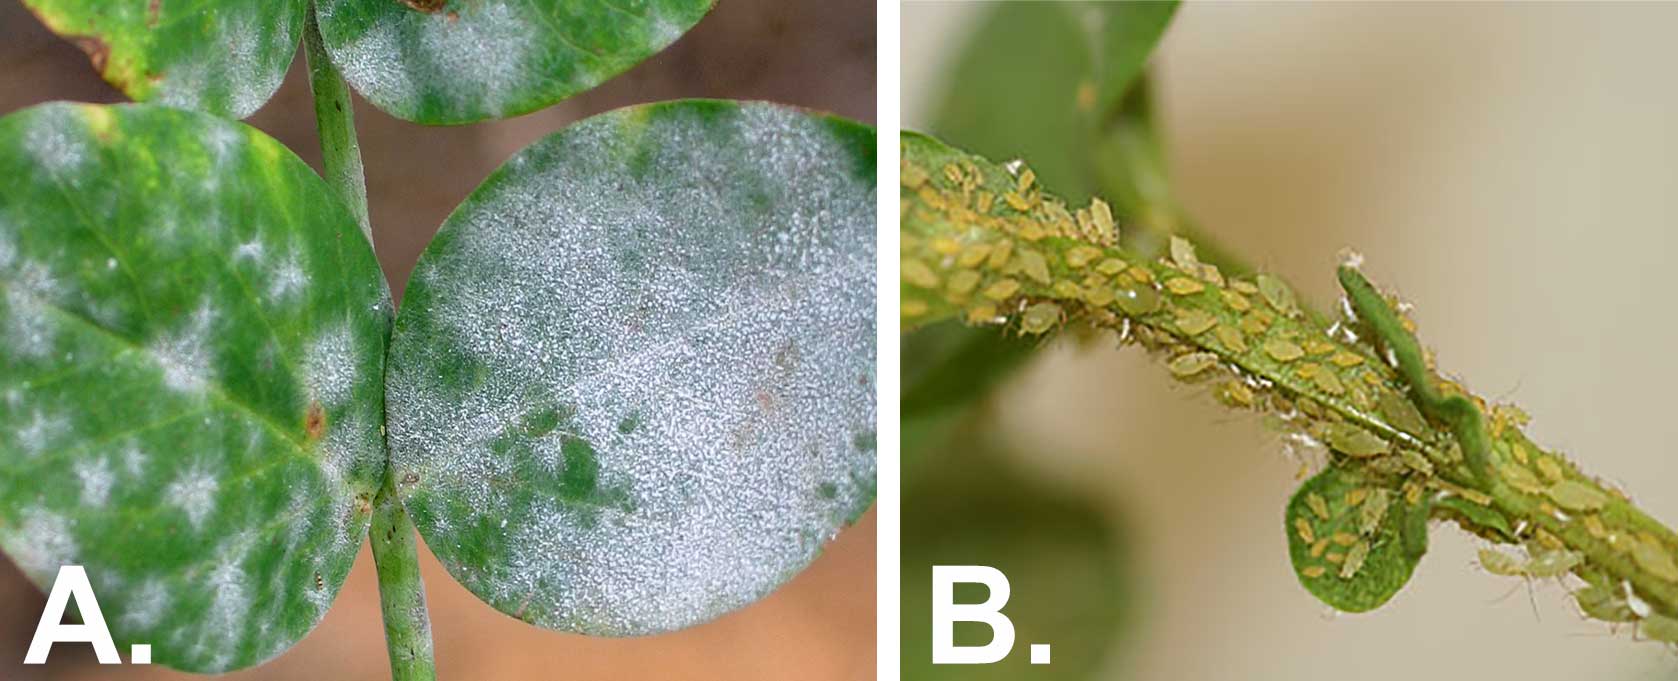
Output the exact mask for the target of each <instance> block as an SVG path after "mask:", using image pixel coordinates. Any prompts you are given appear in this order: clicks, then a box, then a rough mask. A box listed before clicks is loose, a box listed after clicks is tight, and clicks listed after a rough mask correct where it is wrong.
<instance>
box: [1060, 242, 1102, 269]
mask: <svg viewBox="0 0 1678 681" xmlns="http://www.w3.org/2000/svg"><path fill="white" fill-rule="evenodd" d="M1099 257H1101V249H1099V248H1096V247H1094V246H1078V247H1075V248H1073V249H1072V250H1069V251H1067V252H1066V266H1067V267H1071V268H1073V269H1082V268H1083V267H1084V266H1085V265H1088V264H1090V263H1092V262H1094V261H1095V259H1096V258H1099Z"/></svg>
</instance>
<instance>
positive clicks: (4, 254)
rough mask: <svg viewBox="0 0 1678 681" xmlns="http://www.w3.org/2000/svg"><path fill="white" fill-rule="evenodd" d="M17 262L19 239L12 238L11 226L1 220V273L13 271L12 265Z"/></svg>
mask: <svg viewBox="0 0 1678 681" xmlns="http://www.w3.org/2000/svg"><path fill="white" fill-rule="evenodd" d="M16 261H17V237H14V236H12V228H11V225H10V224H8V223H7V222H6V221H5V220H0V272H5V271H6V270H8V269H11V267H12V263H14V262H16Z"/></svg>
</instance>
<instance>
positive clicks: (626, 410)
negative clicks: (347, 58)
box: [389, 101, 876, 635]
mask: <svg viewBox="0 0 1678 681" xmlns="http://www.w3.org/2000/svg"><path fill="white" fill-rule="evenodd" d="M874 144H875V143H874V133H873V131H872V130H870V129H868V128H865V127H863V126H860V125H857V124H854V123H849V122H845V121H840V120H837V119H833V118H826V117H820V116H813V115H808V114H804V113H800V112H796V111H792V110H789V109H784V108H780V107H776V106H772V105H767V104H734V103H722V102H709V101H693V102H676V103H667V104H658V105H651V106H642V107H634V108H629V109H623V110H619V111H614V112H610V113H607V114H603V115H600V116H596V117H594V118H591V119H588V120H586V121H583V122H581V123H578V124H576V125H575V126H572V127H571V128H569V129H567V130H565V131H562V132H560V133H557V134H554V135H551V136H549V137H547V138H546V139H543V140H541V141H539V142H537V143H536V144H534V145H532V146H531V147H529V148H527V149H525V150H524V151H522V152H520V153H519V154H518V155H516V156H514V157H513V159H512V160H510V161H508V162H507V164H506V165H504V166H503V167H502V168H501V169H500V170H497V171H496V172H495V174H493V175H491V176H490V178H489V179H488V180H487V181H486V182H485V183H484V185H483V186H482V187H480V188H478V190H477V191H476V192H475V193H473V195H472V196H471V197H470V198H468V199H467V200H466V202H465V204H463V205H462V206H461V207H460V208H459V209H458V210H457V211H456V212H455V214H454V215H453V216H452V217H450V218H449V220H448V222H447V223H445V224H444V225H443V228H442V230H441V231H440V232H439V233H438V235H437V238H436V240H435V241H433V242H432V244H431V246H430V247H429V248H428V249H427V250H426V252H425V254H424V255H423V256H422V257H421V258H420V261H419V264H418V266H417V267H416V268H415V270H414V275H413V282H412V283H411V284H410V286H409V288H408V293H407V298H406V299H405V300H404V302H403V305H402V312H401V314H400V315H399V317H398V319H397V323H396V331H395V333H394V335H393V339H392V345H391V364H390V384H389V388H390V399H389V412H390V437H391V455H392V464H393V465H394V466H395V474H396V476H397V481H398V491H399V494H400V495H401V496H402V498H403V501H404V502H405V503H406V504H407V507H408V510H409V511H410V512H411V514H412V515H413V518H414V522H415V524H416V525H418V527H419V529H420V533H421V534H422V535H423V536H424V537H425V539H426V541H427V543H428V544H430V546H431V549H432V551H433V552H435V553H436V554H437V557H438V558H440V559H441V560H442V561H443V564H444V565H445V566H447V567H448V569H449V571H450V572H451V573H453V574H454V576H455V578H456V579H458V580H460V582H461V583H462V584H464V585H465V586H466V587H467V588H468V589H470V590H472V592H474V593H476V594H477V595H478V596H479V597H480V598H483V599H484V600H485V601H487V602H488V603H489V604H490V605H493V606H495V607H496V608H498V609H500V610H501V611H503V612H506V613H508V614H510V615H513V616H515V617H518V618H520V619H523V620H525V621H528V622H531V623H534V624H538V625H541V626H544V627H548V628H553V629H560V630H566V631H574V632H581V633H587V634H598V635H635V634H646V633H653V632H661V631H668V630H672V629H677V628H681V627H684V626H687V625H691V624H694V623H697V622H700V621H703V620H707V619H710V618H713V617H716V616H718V615H720V614H722V613H724V612H727V611H729V610H732V609H734V608H738V607H740V606H743V605H745V604H747V603H750V602H752V601H754V600H756V599H757V598H759V597H761V596H763V595H765V594H766V593H768V592H769V591H770V590H772V589H773V588H775V587H776V586H777V585H779V584H780V583H782V582H783V581H785V580H786V579H788V578H789V577H791V576H792V575H793V574H795V573H797V572H798V571H799V570H801V569H802V568H803V567H804V566H805V565H806V564H808V563H809V562H810V561H811V560H812V559H813V558H814V557H815V556H816V554H817V553H818V552H819V550H820V548H821V546H822V545H823V543H824V542H825V541H827V540H828V539H829V538H831V537H832V536H833V535H834V534H835V533H836V532H837V531H838V530H839V528H840V527H841V526H843V525H845V524H847V523H849V522H851V521H853V520H854V519H855V518H856V517H857V516H858V515H860V514H861V513H862V511H863V510H865V509H866V507H867V506H868V505H869V504H870V503H872V501H873V496H874V476H875V461H874V451H873V450H874V438H875V434H874V432H875V431H874V428H875V426H874V418H875V408H874V379H875V374H874V372H875V363H874V362H875V352H874V341H875V321H874V319H875V318H874V303H875V288H876V287H875V279H874V269H875V266H874V263H875V246H874V235H875V227H874V225H875V195H874V191H875V177H874Z"/></svg>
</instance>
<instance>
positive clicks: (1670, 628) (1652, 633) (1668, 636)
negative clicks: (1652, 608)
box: [1637, 613, 1678, 643]
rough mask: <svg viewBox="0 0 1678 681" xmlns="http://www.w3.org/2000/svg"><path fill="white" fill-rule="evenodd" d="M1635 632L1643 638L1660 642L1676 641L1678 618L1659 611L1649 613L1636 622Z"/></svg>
mask: <svg viewBox="0 0 1678 681" xmlns="http://www.w3.org/2000/svg"><path fill="white" fill-rule="evenodd" d="M1637 633H1639V634H1642V635H1643V638H1646V639H1649V640H1651V641H1660V642H1661V643H1678V619H1673V618H1671V617H1667V616H1666V615H1662V614H1659V613H1649V616H1648V617H1645V618H1643V620H1642V621H1640V622H1638V623H1637Z"/></svg>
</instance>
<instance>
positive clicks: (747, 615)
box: [0, 0, 876, 681]
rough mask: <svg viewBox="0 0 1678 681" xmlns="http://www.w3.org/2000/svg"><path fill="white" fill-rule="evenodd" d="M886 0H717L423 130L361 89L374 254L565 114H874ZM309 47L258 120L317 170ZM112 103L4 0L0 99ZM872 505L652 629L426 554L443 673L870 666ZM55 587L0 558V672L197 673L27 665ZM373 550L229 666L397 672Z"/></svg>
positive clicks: (625, 675)
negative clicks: (716, 597) (541, 609)
mask: <svg viewBox="0 0 1678 681" xmlns="http://www.w3.org/2000/svg"><path fill="white" fill-rule="evenodd" d="M875 14H876V13H875V3H874V2H872V1H871V0H842V1H841V0H721V1H720V2H719V3H718V6H717V8H716V9H715V10H714V11H713V12H712V13H711V15H710V16H708V17H706V18H705V19H704V20H703V21H701V22H700V23H699V25H698V26H697V27H695V28H694V29H693V31H691V32H690V33H688V34H687V35H686V36H684V37H683V38H682V39H681V40H679V41H677V42H676V43H675V44H674V45H672V46H671V47H670V48H669V49H668V50H666V51H664V52H663V53H661V54H659V55H658V56H656V57H654V58H653V59H651V60H648V61H647V62H645V63H643V64H641V65H640V66H638V67H636V68H634V69H633V70H631V71H629V72H628V73H625V74H623V75H621V76H619V77H617V78H616V79H613V80H612V81H610V82H608V83H606V84H605V85H604V86H602V87H600V88H597V89H595V90H593V91H590V92H587V93H584V94H583V95H580V96H578V97H575V98H573V99H571V100H568V101H566V102H564V103H561V104H559V105H558V106H554V107H552V108H549V109H545V110H543V111H539V112H537V113H534V114H530V115H528V116H524V117H521V118H517V119H514V120H508V121H499V122H492V123H483V124H478V125H471V126H465V127H454V128H428V127H423V126H417V125H413V124H409V123H405V122H402V121H399V120H396V119H393V118H391V117H389V116H386V115H384V114H382V113H380V112H379V111H377V110H376V109H373V108H372V107H370V106H367V105H366V104H365V102H360V101H358V106H357V109H356V117H357V118H356V123H357V125H358V128H359V130H360V135H361V151H362V154H363V156H364V158H365V160H366V164H367V191H368V196H369V200H370V208H371V211H372V218H373V232H374V241H375V243H376V245H377V249H378V254H379V261H380V263H381V264H382V265H383V266H384V270H385V274H386V276H388V277H389V279H390V283H391V289H392V291H393V292H394V293H395V294H396V296H397V300H398V301H400V300H401V296H402V290H403V288H404V287H405V284H406V282H407V279H408V273H409V271H410V270H412V269H413V265H414V261H415V260H416V259H417V258H418V257H419V254H420V251H421V250H423V249H424V248H425V245H426V244H427V243H428V242H429V241H430V240H431V235H432V233H433V232H435V231H436V229H437V227H438V226H439V225H440V224H442V222H443V219H444V218H445V217H447V216H448V214H449V212H450V211H451V210H453V208H454V207H455V205H456V204H458V203H459V202H460V201H461V200H462V199H464V198H465V197H466V195H467V194H469V193H470V192H471V191H472V189H473V188H474V187H476V186H477V185H478V183H479V182H480V181H481V180H482V179H483V178H484V177H485V176H487V175H488V174H489V173H490V171H492V170H494V169H495V167H496V166H498V165H500V163H501V162H502V161H503V160H505V159H506V158H507V157H508V156H510V155H511V154H513V152H515V151H517V150H519V149H521V148H523V147H524V146H526V145H528V144H530V143H531V142H533V141H535V140H536V139H538V138H540V137H542V136H543V135H546V134H548V133H550V132H553V131H555V130H558V129H560V128H562V127H564V126H565V125H567V124H569V123H570V122H572V121H575V120H578V119H580V118H584V117H587V116H590V115H593V114H596V113H599V112H602V111H606V110H609V109H613V108H617V107H620V106H625V105H629V104H634V103H639V102H647V101H655V100H663V99H674V98H679V97H719V98H732V99H764V100H771V101H776V102H782V103H786V104H795V105H799V106H804V107H808V108H812V109H819V110H824V111H831V112H834V113H837V114H840V115H844V116H848V117H851V118H855V119H858V120H862V121H866V122H870V123H872V122H873V121H874V114H875V18H876V17H875ZM302 65H303V59H302V56H301V54H299V56H298V58H297V61H296V62H295V63H294V64H293V68H292V72H291V74H290V75H289V76H288V77H287V79H286V82H285V85H284V86H282V87H281V88H280V91H279V93H278V94H277V95H276V96H275V97H274V99H273V100H272V101H270V102H269V103H268V105H267V106H266V107H264V108H263V109H262V110H261V111H259V112H257V114H256V115H255V116H253V117H252V118H251V119H250V120H249V121H248V122H249V123H251V124H252V125H255V126H256V127H258V128H261V129H263V130H264V131H266V132H267V133H268V134H270V135H273V136H274V137H275V138H278V139H279V140H280V141H281V142H284V143H285V144H286V145H287V146H289V147H291V148H292V149H293V150H294V151H296V152H297V153H298V154H299V155H300V156H302V157H303V159H304V160H306V161H308V162H309V163H311V164H313V165H314V166H315V167H316V168H317V169H318V168H319V164H320V152H319V149H318V148H317V147H316V141H315V129H314V125H315V123H314V114H313V105H312V103H311V101H310V96H309V88H308V82H307V78H306V74H305V73H304V72H303V69H302ZM60 99H67V100H77V101H90V102H115V101H120V100H121V96H120V95H119V94H118V93H117V92H116V91H114V90H113V89H111V88H110V87H109V86H107V85H105V83H104V81H102V80H100V78H99V77H98V75H97V74H96V73H94V71H93V70H92V68H90V67H89V65H88V61H87V57H86V56H85V55H83V54H82V53H81V51H80V50H78V49H76V48H75V47H74V46H72V45H70V44H69V43H67V42H64V41H62V40H60V39H58V38H57V37H55V36H53V35H52V34H51V33H49V32H47V30H46V29H45V28H44V27H42V26H41V25H40V23H39V22H37V21H36V20H35V18H34V17H33V16H32V15H31V14H30V13H29V12H28V10H26V9H24V8H23V7H22V6H21V5H19V4H18V3H16V2H13V1H12V0H0V114H4V113H10V112H12V111H15V110H17V109H20V108H23V107H26V106H30V105H33V104H37V103H41V102H46V101H50V100H60ZM874 537H875V535H874V514H873V513H872V512H871V513H869V514H868V515H867V516H865V517H864V519H863V520H862V522H861V523H859V524H858V525H857V526H856V527H852V528H850V529H848V530H846V531H845V532H844V533H842V534H841V535H840V536H839V538H838V540H836V541H835V542H833V544H832V545H830V546H829V547H828V550H827V553H826V555H824V556H822V557H821V558H820V559H818V560H817V561H816V562H815V564H814V565H812V566H811V567H810V568H809V569H808V570H807V571H805V572H804V573H803V574H801V575H800V576H799V577H797V578H796V579H794V580H793V581H792V582H791V583H790V584H788V585H786V586H785V587H783V588H782V589H781V590H780V591H778V592H776V593H775V594H773V595H771V596H770V597H769V598H767V599H765V600H763V601H762V602H760V603H758V604H756V605H753V606H751V607H749V608H746V609H744V610H742V611H739V612H736V613H733V614H731V615H728V616H726V617H723V618H722V619H720V620H718V621H716V622H712V623H710V624H706V625H702V626H699V627H694V628H692V629H688V630H686V631H682V632H678V633H675V634H668V635H664V636H657V637H651V638H641V639H593V638H586V637H582V636H572V635H565V634H557V633H552V632H548V631H545V630H541V629H537V628H534V627H530V626H527V625H525V624H523V623H521V622H518V621H516V620H513V619H511V618H509V617H506V616H503V615H501V614H500V613H498V612H496V611H495V610H493V609H491V608H490V607H489V606H486V605H484V604H482V603H480V602H479V601H478V600H477V599H476V598H475V597H474V596H472V595H471V594H470V593H468V592H467V591H466V590H465V589H463V588H461V587H460V586H458V585H457V584H455V583H454V581H453V580H451V579H449V577H448V575H447V573H446V572H445V571H444V570H443V568H442V566H441V565H439V564H438V563H437V561H436V560H435V559H434V558H432V557H431V556H430V554H429V553H425V552H424V551H422V556H421V559H422V562H423V563H424V567H423V568H422V569H423V570H424V571H425V574H426V589H427V596H428V597H429V599H430V603H431V618H432V625H433V627H434V630H435V636H436V646H437V663H438V674H439V676H440V677H442V678H445V679H475V680H476V679H541V678H566V679H579V680H589V679H696V680H697V679H731V680H743V679H789V678H798V679H810V680H812V681H820V680H827V679H833V680H838V679H845V680H855V679H871V678H873V677H874V669H875V654H874V645H875V620H874V611H875V608H874V603H875V598H874V585H875V562H874ZM44 602H45V598H44V597H43V596H42V595H41V594H40V593H39V592H38V591H36V590H35V588H34V587H33V586H31V585H30V584H29V583H28V582H26V581H24V579H23V578H22V576H21V575H19V574H18V573H17V571H16V570H15V568H13V567H12V566H11V564H10V562H8V561H6V560H4V559H0V681H27V680H34V679H94V678H100V679H108V678H121V679H165V678H198V677H192V676H189V675H184V674H176V673H172V672H169V671H167V670H165V669H162V668H151V667H126V666H125V667H100V666H98V665H96V664H94V660H93V656H92V654H91V650H90V649H89V648H88V647H87V646H69V647H65V646H61V647H58V648H56V649H55V650H54V652H53V654H52V658H51V662H50V663H49V664H48V665H46V666H44V667H23V666H21V665H20V664H19V663H20V662H21V661H22V659H23V654H24V651H25V649H27V647H28V642H29V638H30V637H31V636H32V635H33V633H34V629H35V624H36V622H37V620H38V619H39V618H40V613H41V607H42V605H43V604H44ZM384 645H385V644H384V630H383V628H382V627H381V625H380V620H379V603H378V591H377V586H376V584H375V581H374V575H373V563H372V558H371V556H370V555H369V554H368V553H367V551H366V550H363V551H362V555H361V557H360V559H359V562H357V564H356V567H355V570H354V571H353V572H352V573H351V574H350V578H349V582H348V583H347V584H346V585H345V586H344V590H343V592H342V593H341V594H340V595H339V597H338V601H337V603H336V604H335V605H334V606H333V608H332V611H331V612H330V613H329V614H328V615H327V617H326V619H325V621H323V622H322V623H321V625H320V627H319V628H317V629H316V630H315V631H314V632H313V633H312V634H310V635H309V636H308V638H306V639H304V640H303V642H302V643H301V644H299V645H298V646H297V647H296V648H293V649H292V650H291V651H290V652H288V653H286V654H285V655H283V656H281V657H280V658H279V659H277V660H275V661H273V662H270V663H268V664H266V665H263V666H261V667H259V668H256V669H250V670H246V671H243V672H240V673H237V674H233V675H231V676H230V677H228V678H236V679H295V678H309V677H313V678H322V679H381V678H389V671H388V664H387V662H386V661H385V647H384Z"/></svg>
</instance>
